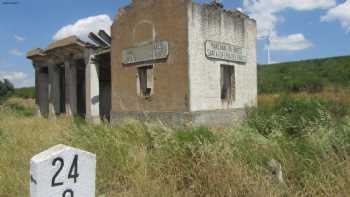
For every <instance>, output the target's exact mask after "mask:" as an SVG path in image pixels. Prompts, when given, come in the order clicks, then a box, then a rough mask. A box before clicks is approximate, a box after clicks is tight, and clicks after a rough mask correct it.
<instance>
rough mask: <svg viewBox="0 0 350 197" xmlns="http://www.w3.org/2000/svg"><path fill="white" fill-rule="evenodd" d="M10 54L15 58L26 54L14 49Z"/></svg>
mask: <svg viewBox="0 0 350 197" xmlns="http://www.w3.org/2000/svg"><path fill="white" fill-rule="evenodd" d="M10 54H11V55H15V56H23V55H24V53H23V52H22V51H21V50H19V49H12V50H11V51H10Z"/></svg>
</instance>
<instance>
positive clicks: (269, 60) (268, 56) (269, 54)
mask: <svg viewBox="0 0 350 197" xmlns="http://www.w3.org/2000/svg"><path fill="white" fill-rule="evenodd" d="M270 46H271V33H269V35H267V64H271V52H270Z"/></svg>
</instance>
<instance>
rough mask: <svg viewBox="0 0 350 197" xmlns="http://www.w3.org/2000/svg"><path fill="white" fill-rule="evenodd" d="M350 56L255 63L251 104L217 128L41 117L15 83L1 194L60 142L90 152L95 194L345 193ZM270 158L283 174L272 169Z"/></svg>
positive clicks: (3, 118)
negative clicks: (242, 117)
mask: <svg viewBox="0 0 350 197" xmlns="http://www.w3.org/2000/svg"><path fill="white" fill-rule="evenodd" d="M349 61H350V57H339V58H329V59H322V60H310V61H302V62H292V63H286V64H276V65H269V66H261V67H259V91H260V93H264V94H261V95H260V96H259V107H258V108H256V109H247V115H248V119H247V120H246V121H245V122H244V123H242V124H241V125H239V126H238V127H237V128H226V129H220V130H216V129H208V128H205V127H199V128H196V127H187V128H181V129H174V128H169V127H167V126H164V125H163V124H162V123H159V122H157V123H141V122H137V121H133V120H130V121H126V122H124V123H122V124H118V125H106V124H102V125H99V126H96V125H91V124H89V123H86V122H85V121H84V120H81V119H78V118H77V119H71V118H67V117H59V118H57V120H47V119H41V118H37V117H34V116H33V115H32V114H34V112H35V110H34V109H35V108H34V101H33V100H32V99H22V98H33V94H32V93H33V89H31V88H29V89H23V90H16V91H17V96H19V97H21V98H7V99H3V100H2V102H1V103H0V155H1V157H0V196H1V197H17V196H18V197H23V196H29V182H28V180H29V179H28V174H29V161H30V158H31V157H32V156H34V155H35V154H37V153H39V152H41V151H43V150H45V149H47V148H49V147H51V146H53V145H56V144H60V143H62V144H66V145H71V146H74V147H77V148H82V149H85V150H88V151H90V152H93V153H95V154H96V155H97V197H118V196H123V197H128V196H133V197H135V196H140V197H141V196H152V197H157V196H166V197H171V196H173V197H180V196H181V197H201V196H230V197H231V196H244V197H245V196H248V197H249V196H251V197H260V196H261V197H266V196H276V197H277V196H278V197H279V196H281V197H288V196H300V197H310V196H348V195H349V193H350V90H349V88H348V87H349V85H350V84H349V81H350V63H349ZM18 91H19V92H22V93H18ZM28 95H29V96H28ZM272 159H274V160H277V161H278V162H279V163H280V164H281V166H282V171H283V174H284V176H283V177H284V181H285V183H284V184H279V183H276V182H275V180H274V179H273V176H272V173H271V171H270V170H269V167H268V163H269V161H271V160H272Z"/></svg>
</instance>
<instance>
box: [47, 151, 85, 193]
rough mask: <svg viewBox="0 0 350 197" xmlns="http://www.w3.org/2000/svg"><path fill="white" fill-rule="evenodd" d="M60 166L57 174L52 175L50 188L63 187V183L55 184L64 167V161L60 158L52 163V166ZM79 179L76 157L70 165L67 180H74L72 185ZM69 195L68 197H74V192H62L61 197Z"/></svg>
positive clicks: (76, 156)
mask: <svg viewBox="0 0 350 197" xmlns="http://www.w3.org/2000/svg"><path fill="white" fill-rule="evenodd" d="M56 165H60V167H59V168H58V170H57V172H56V173H55V174H54V176H53V177H52V180H51V187H57V186H61V185H63V182H57V181H56V178H57V176H58V175H59V174H60V172H61V171H62V169H63V167H64V160H63V159H62V158H61V157H57V158H55V159H54V160H53V161H52V166H56ZM78 177H79V174H78V155H75V156H74V159H73V162H72V164H71V167H70V169H69V173H68V179H74V183H76V182H77V179H78ZM68 194H70V197H74V192H73V191H72V190H70V189H69V190H66V191H64V192H63V197H68V196H67V195H68Z"/></svg>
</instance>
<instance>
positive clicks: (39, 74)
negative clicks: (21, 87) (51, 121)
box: [35, 65, 49, 117]
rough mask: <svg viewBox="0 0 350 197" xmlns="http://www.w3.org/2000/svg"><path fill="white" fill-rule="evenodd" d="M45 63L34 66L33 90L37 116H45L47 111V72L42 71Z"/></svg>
mask: <svg viewBox="0 0 350 197" xmlns="http://www.w3.org/2000/svg"><path fill="white" fill-rule="evenodd" d="M44 68H47V67H45V65H40V66H36V68H35V91H36V103H37V106H38V116H43V117H47V116H48V112H49V100H48V94H49V93H48V85H49V80H48V73H47V72H44Z"/></svg>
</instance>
